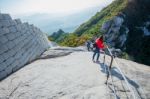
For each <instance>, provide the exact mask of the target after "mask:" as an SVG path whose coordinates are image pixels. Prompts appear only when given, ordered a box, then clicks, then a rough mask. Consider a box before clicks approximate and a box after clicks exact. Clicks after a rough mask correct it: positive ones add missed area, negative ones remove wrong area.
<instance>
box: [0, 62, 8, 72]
mask: <svg viewBox="0 0 150 99" xmlns="http://www.w3.org/2000/svg"><path fill="white" fill-rule="evenodd" d="M6 68H7V64H5V62H3V63H0V72H1V71H3V70H5V69H6Z"/></svg>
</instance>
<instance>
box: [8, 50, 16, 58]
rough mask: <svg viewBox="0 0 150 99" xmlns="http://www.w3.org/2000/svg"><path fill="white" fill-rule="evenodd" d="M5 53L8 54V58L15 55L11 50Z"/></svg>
mask: <svg viewBox="0 0 150 99" xmlns="http://www.w3.org/2000/svg"><path fill="white" fill-rule="evenodd" d="M7 53H8V54H9V56H10V57H12V56H14V55H15V54H16V52H15V51H13V49H11V50H8V51H7Z"/></svg>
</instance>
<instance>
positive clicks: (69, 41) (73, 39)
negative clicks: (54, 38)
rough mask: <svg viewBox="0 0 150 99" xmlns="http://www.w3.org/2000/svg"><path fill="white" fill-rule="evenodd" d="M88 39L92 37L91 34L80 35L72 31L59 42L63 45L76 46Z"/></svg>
mask: <svg viewBox="0 0 150 99" xmlns="http://www.w3.org/2000/svg"><path fill="white" fill-rule="evenodd" d="M88 39H91V35H82V36H80V37H78V36H77V34H75V33H70V34H68V35H67V36H66V37H65V38H64V40H63V41H62V42H60V43H59V44H60V45H62V46H69V47H76V46H80V45H83V44H84V43H85V42H86V41H87V40H88Z"/></svg>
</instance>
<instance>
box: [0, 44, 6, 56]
mask: <svg viewBox="0 0 150 99" xmlns="http://www.w3.org/2000/svg"><path fill="white" fill-rule="evenodd" d="M7 50H8V47H7V46H6V45H1V46H0V54H3V53H4V52H6V51H7Z"/></svg>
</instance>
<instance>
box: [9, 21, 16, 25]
mask: <svg viewBox="0 0 150 99" xmlns="http://www.w3.org/2000/svg"><path fill="white" fill-rule="evenodd" d="M9 22H10V25H11V26H15V25H17V22H16V21H15V20H10V21H9Z"/></svg>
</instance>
